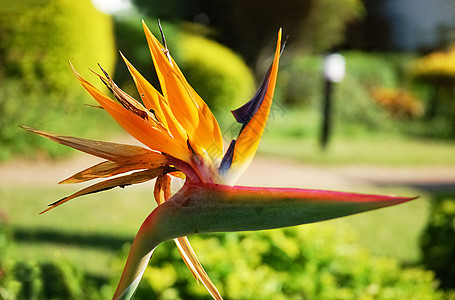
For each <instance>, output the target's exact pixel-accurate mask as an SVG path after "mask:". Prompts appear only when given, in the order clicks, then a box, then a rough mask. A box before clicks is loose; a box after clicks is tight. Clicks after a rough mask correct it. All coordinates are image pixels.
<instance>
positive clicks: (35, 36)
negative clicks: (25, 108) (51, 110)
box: [0, 0, 116, 101]
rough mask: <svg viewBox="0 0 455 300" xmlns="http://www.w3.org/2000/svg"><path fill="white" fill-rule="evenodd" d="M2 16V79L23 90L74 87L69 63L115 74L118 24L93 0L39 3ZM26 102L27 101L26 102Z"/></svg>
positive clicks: (28, 3)
mask: <svg viewBox="0 0 455 300" xmlns="http://www.w3.org/2000/svg"><path fill="white" fill-rule="evenodd" d="M21 3H22V2H19V3H18V4H16V5H13V6H12V8H11V9H7V10H3V9H2V10H1V11H0V35H1V37H2V38H1V39H0V53H1V54H2V55H1V68H0V72H1V75H2V77H7V78H16V79H19V80H20V81H21V83H22V84H23V86H22V88H25V87H29V88H31V89H34V88H35V86H36V85H39V86H44V87H45V88H47V89H49V91H52V92H53V91H55V90H58V91H61V92H66V91H67V90H68V89H69V88H74V86H75V84H74V78H73V75H72V73H71V72H69V71H68V59H70V58H74V59H76V60H78V61H82V62H83V63H84V64H86V65H89V66H94V65H95V64H96V63H98V62H99V63H101V64H102V65H103V66H104V67H105V68H106V70H112V68H113V65H114V61H115V57H116V52H115V48H114V37H113V26H112V20H111V18H110V17H109V16H108V15H105V14H103V13H101V12H100V11H98V10H96V9H95V8H94V7H93V5H92V4H91V1H90V0H82V1H71V0H54V1H45V0H35V1H24V2H23V3H22V4H21ZM22 101H24V100H22Z"/></svg>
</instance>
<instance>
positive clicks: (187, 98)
mask: <svg viewBox="0 0 455 300" xmlns="http://www.w3.org/2000/svg"><path fill="white" fill-rule="evenodd" d="M143 27H144V32H145V35H146V38H147V42H148V45H149V48H150V53H151V55H152V59H153V62H154V64H155V69H156V72H157V75H158V79H159V80H160V84H161V89H162V91H163V95H164V97H165V98H166V99H167V100H168V101H169V106H170V108H171V110H172V112H173V114H174V116H175V117H176V119H177V120H178V121H179V123H180V124H181V125H182V126H183V128H185V131H186V132H187V133H188V136H189V139H190V141H191V145H192V147H193V148H194V150H195V151H196V152H197V153H198V154H199V155H201V156H209V157H211V158H221V155H222V148H223V142H222V138H221V130H220V128H219V125H218V123H217V122H216V120H215V118H214V116H213V114H212V112H211V111H210V109H209V108H208V106H207V104H206V103H205V102H204V101H203V100H202V99H201V97H200V96H199V95H198V94H197V93H196V92H195V91H194V89H193V88H192V87H191V86H190V85H189V84H188V82H187V81H186V79H185V77H184V76H183V74H182V72H181V71H180V69H179V68H178V66H177V64H176V63H175V61H174V60H173V59H172V57H171V56H170V55H168V53H167V55H166V54H165V52H164V51H166V49H164V47H163V46H162V45H161V43H160V42H159V41H158V40H157V39H156V38H155V36H153V34H152V33H151V32H150V30H149V29H148V28H147V26H146V25H145V23H144V22H143Z"/></svg>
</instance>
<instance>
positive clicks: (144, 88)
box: [122, 54, 187, 142]
mask: <svg viewBox="0 0 455 300" xmlns="http://www.w3.org/2000/svg"><path fill="white" fill-rule="evenodd" d="M122 58H123V60H124V61H125V63H126V65H127V67H128V70H129V72H130V74H131V76H132V77H133V80H134V82H135V84H136V87H137V90H138V92H139V94H140V95H141V98H142V101H143V102H144V104H145V106H146V107H147V108H148V109H153V112H154V114H155V115H156V117H157V118H158V120H159V121H160V122H161V123H163V125H164V126H166V127H167V128H168V129H169V131H170V132H171V134H172V135H173V136H174V137H175V138H176V139H179V140H181V141H183V142H186V139H187V133H186V132H185V129H183V127H182V126H181V125H180V123H179V122H178V121H177V119H176V118H175V117H174V115H173V114H172V112H171V110H170V108H169V105H168V103H167V100H166V99H165V98H164V97H163V96H162V95H161V94H160V93H159V92H158V91H157V90H156V89H155V87H154V86H153V85H151V84H150V83H149V82H148V81H147V80H146V79H145V78H144V77H143V76H142V75H141V74H140V73H139V72H138V71H137V70H136V69H135V68H134V66H133V65H131V63H130V62H129V61H128V60H127V59H126V58H125V57H124V56H123V54H122Z"/></svg>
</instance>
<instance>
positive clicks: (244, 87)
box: [0, 0, 455, 299]
mask: <svg viewBox="0 0 455 300" xmlns="http://www.w3.org/2000/svg"><path fill="white" fill-rule="evenodd" d="M0 4H1V5H0V299H51V298H52V299H104V298H110V297H111V296H112V294H113V291H114V289H115V286H116V284H117V281H118V279H119V277H120V274H121V270H122V268H123V266H124V263H125V260H126V255H127V252H128V250H129V246H130V245H131V242H132V240H133V237H134V235H135V233H136V231H137V230H138V228H139V226H140V224H141V223H142V222H143V220H144V218H145V217H146V216H147V215H148V214H149V213H150V211H151V210H152V209H153V208H154V205H155V204H154V201H153V200H152V199H151V198H152V192H153V190H152V186H151V185H150V183H149V184H146V185H141V186H138V187H132V188H128V189H125V190H112V191H107V192H103V193H100V194H97V195H90V196H86V197H83V198H81V199H78V200H76V201H74V202H73V203H70V204H68V205H64V206H62V207H59V208H58V209H56V210H55V211H52V212H50V213H47V214H44V215H38V213H39V212H40V211H42V210H43V209H44V208H45V207H46V205H47V204H48V203H52V202H54V201H55V200H58V199H60V198H62V197H64V196H66V195H68V194H70V193H72V192H74V191H75V190H76V189H77V188H78V187H75V186H58V185H57V184H56V183H57V182H58V181H59V179H64V178H66V177H65V176H69V175H71V174H72V173H75V172H77V171H79V170H81V169H83V168H85V167H87V166H88V165H90V163H91V162H94V161H95V160H93V158H90V157H87V156H83V155H82V154H79V153H76V151H75V150H71V149H68V148H65V147H63V146H61V145H58V144H56V143H53V142H50V141H47V140H45V139H42V138H40V137H37V136H34V135H32V134H29V133H27V132H25V131H24V130H22V129H21V128H19V126H18V125H27V126H32V127H34V128H39V129H43V130H46V131H51V132H55V133H60V134H64V135H71V136H80V137H85V138H90V139H100V140H104V141H123V142H125V141H126V142H129V141H130V139H129V138H128V137H126V135H125V133H124V132H123V131H122V129H121V128H120V127H119V126H118V125H116V123H115V122H114V121H113V120H110V118H109V116H107V114H106V113H105V112H103V111H102V110H100V109H97V108H96V107H91V106H90V105H93V104H94V102H93V101H92V99H91V98H90V96H89V95H88V94H86V92H85V91H84V90H83V89H82V88H81V87H80V85H79V84H78V83H77V82H76V80H75V79H74V75H73V74H72V72H71V70H70V68H69V66H68V60H71V62H72V63H73V64H74V65H75V66H76V68H77V69H78V71H80V72H81V73H82V74H83V76H84V77H86V78H87V79H89V80H90V81H92V82H96V80H97V78H96V76H94V75H93V74H92V73H91V72H90V71H89V68H93V69H96V68H97V65H96V64H97V63H99V64H100V65H101V66H102V67H103V68H104V69H106V70H107V71H108V72H109V73H110V74H112V76H113V77H114V80H115V81H116V82H117V84H118V85H119V86H120V87H122V88H123V89H124V90H126V91H127V92H129V93H131V94H132V95H136V94H135V93H136V92H135V91H134V84H133V81H132V80H131V78H130V77H129V75H128V72H127V68H126V67H125V66H124V64H123V62H122V61H121V59H119V54H118V50H120V51H121V52H122V53H123V54H124V55H125V56H126V57H127V58H128V60H129V61H130V62H131V63H132V64H133V65H134V66H135V67H136V68H137V69H138V70H139V71H140V72H141V73H142V74H143V75H144V76H145V77H146V78H147V79H149V80H150V81H151V82H152V83H153V84H154V85H155V86H156V87H158V86H159V85H158V82H157V79H156V75H155V73H154V68H153V64H152V61H151V58H150V55H149V52H148V48H147V44H146V41H145V37H144V34H143V31H142V25H141V20H142V19H143V20H145V22H146V23H147V25H148V26H149V28H150V29H151V30H152V31H153V32H154V34H155V35H157V36H159V30H158V26H157V20H158V18H159V19H160V20H161V23H162V26H163V29H164V31H165V34H166V40H167V42H168V46H169V49H170V51H171V54H172V55H173V57H174V58H175V60H176V61H177V62H178V64H179V66H180V67H181V69H182V70H183V73H184V74H185V75H186V76H187V79H188V81H189V82H190V84H192V85H193V87H194V88H195V90H196V91H197V92H198V93H199V94H200V95H201V96H202V98H203V99H205V100H206V102H207V103H208V104H209V106H210V107H211V109H212V110H213V111H214V113H215V115H216V117H217V119H218V120H219V122H220V125H221V127H222V131H223V133H224V137H225V138H226V141H229V140H230V139H231V138H232V137H233V135H234V134H236V133H237V132H236V131H235V130H233V128H234V119H233V118H232V116H231V115H230V110H232V109H235V108H237V107H239V106H240V105H241V104H242V103H244V102H246V101H247V100H249V99H250V98H251V97H252V96H253V94H254V92H255V89H256V88H257V86H258V85H259V83H260V81H261V79H262V77H263V76H264V74H265V73H266V71H267V68H268V66H269V64H270V62H271V59H272V55H273V51H274V47H275V41H276V35H277V32H278V29H279V28H280V27H282V28H283V32H284V35H285V36H287V35H288V36H289V37H288V39H287V45H286V49H285V51H284V53H283V55H282V57H281V62H280V71H279V75H278V83H277V90H276V93H275V100H274V106H273V107H272V112H271V116H270V119H269V123H268V126H267V130H266V132H265V134H264V136H263V139H262V141H261V145H260V149H259V154H258V155H257V159H256V161H255V162H254V163H253V164H252V165H251V167H250V169H249V170H248V171H247V173H246V174H244V175H243V177H242V178H241V180H240V183H241V184H249V185H263V186H265V185H268V186H294V187H306V188H323V189H336V190H345V191H354V192H371V193H381V194H400V195H404V196H417V195H419V196H420V197H419V199H417V200H415V201H413V202H411V203H408V204H404V205H401V206H398V207H394V208H388V209H384V210H380V211H377V212H372V213H366V214H361V215H357V216H352V217H348V218H342V219H339V220H333V221H327V222H323V223H320V224H312V225H306V226H300V227H296V228H287V229H282V230H272V231H264V232H247V233H226V234H213V235H201V236H194V237H190V240H191V242H192V243H193V246H194V248H195V251H196V253H198V256H199V259H200V261H201V263H202V264H203V265H204V267H205V268H206V270H207V272H208V273H209V275H210V276H211V278H212V280H213V281H214V283H215V285H216V286H217V287H218V288H219V290H220V292H221V294H222V295H224V296H225V297H226V299H455V292H454V289H455V3H454V2H453V1H451V0H437V1H431V2H430V1H424V0H419V1H410V0H396V1H390V0H382V1H379V0H378V1H375V0H349V1H346V0H293V1H270V0H262V1H259V0H231V1H228V0H219V1H209V0H194V1H183V0H168V1H157V0H129V1H127V0H116V1H102V0H93V1H89V0H81V1H70V0H53V1H44V0H18V1H14V2H8V3H6V1H4V0H1V1H0ZM335 52H336V53H339V54H341V55H343V57H344V59H345V61H346V76H345V78H344V80H342V81H341V82H338V83H335V84H334V89H333V98H332V105H333V107H332V128H331V136H330V140H329V143H328V145H327V148H326V149H322V148H321V147H320V142H319V141H320V134H321V122H322V119H321V116H322V100H323V91H324V78H323V75H322V74H323V72H322V68H323V61H324V57H325V56H326V55H327V54H329V53H335ZM98 86H100V87H101V86H102V83H101V82H99V85H98ZM236 130H238V129H236ZM155 298H156V299H210V297H209V294H208V293H207V292H206V291H205V289H204V288H203V286H201V285H198V284H197V283H196V282H195V280H194V279H193V278H192V275H191V273H190V272H189V271H188V270H187V269H186V266H185V264H184V263H183V262H182V261H181V259H180V258H179V253H178V250H177V248H176V247H175V246H174V245H173V243H172V242H168V243H165V244H163V245H160V246H159V247H158V249H157V250H156V251H155V254H154V256H153V258H152V260H151V263H150V267H149V269H148V270H147V271H146V273H145V277H144V279H143V280H142V282H141V284H140V286H139V290H138V293H137V295H136V299H155Z"/></svg>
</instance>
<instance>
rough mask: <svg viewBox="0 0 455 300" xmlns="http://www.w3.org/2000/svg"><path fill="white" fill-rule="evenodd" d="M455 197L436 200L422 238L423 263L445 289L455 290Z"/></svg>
mask: <svg viewBox="0 0 455 300" xmlns="http://www.w3.org/2000/svg"><path fill="white" fill-rule="evenodd" d="M454 237H455V197H454V196H453V195H451V196H449V195H438V196H436V198H435V199H434V202H433V207H432V211H431V215H430V220H429V222H428V225H427V228H426V230H425V231H424V233H423V235H422V238H421V248H422V253H423V263H424V264H425V266H427V268H429V269H431V270H433V271H434V272H435V274H436V276H437V277H438V278H439V280H440V281H441V285H442V286H443V287H445V288H452V289H455V265H454V261H455V239H454Z"/></svg>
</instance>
